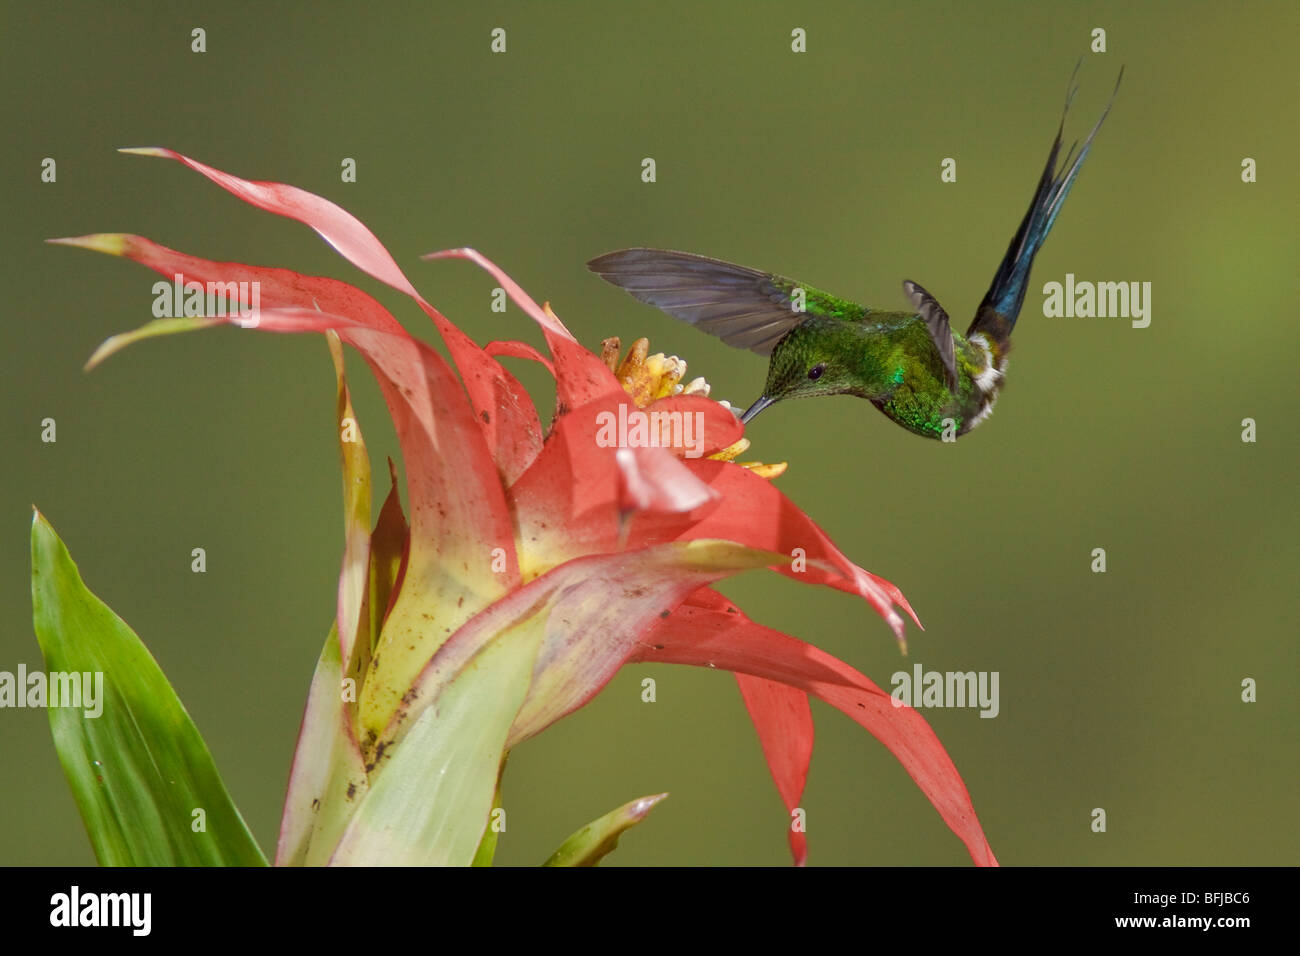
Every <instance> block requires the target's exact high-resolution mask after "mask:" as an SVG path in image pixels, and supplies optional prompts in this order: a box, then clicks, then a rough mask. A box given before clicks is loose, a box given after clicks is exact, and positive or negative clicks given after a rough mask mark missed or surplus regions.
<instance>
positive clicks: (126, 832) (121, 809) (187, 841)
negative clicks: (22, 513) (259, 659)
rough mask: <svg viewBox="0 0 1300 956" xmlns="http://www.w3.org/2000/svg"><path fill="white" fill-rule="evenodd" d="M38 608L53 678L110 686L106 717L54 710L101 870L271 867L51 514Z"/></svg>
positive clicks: (41, 550)
mask: <svg viewBox="0 0 1300 956" xmlns="http://www.w3.org/2000/svg"><path fill="white" fill-rule="evenodd" d="M32 611H33V620H34V624H35V628H36V638H37V640H38V641H39V642H40V645H41V651H42V653H43V654H44V655H45V669H46V673H47V674H49V675H53V674H55V673H63V674H71V673H76V674H80V675H83V677H82V679H83V681H84V680H85V677H84V675H86V674H90V675H92V686H94V685H95V684H98V685H99V686H100V687H102V699H101V700H99V701H96V702H95V707H94V708H89V709H90V710H91V712H92V713H93V712H94V710H95V709H98V708H99V707H100V706H101V705H102V712H101V713H99V714H98V716H87V715H86V712H87V709H88V708H86V707H84V706H83V707H76V708H74V707H50V708H49V713H50V729H51V731H52V732H53V734H54V746H55V749H56V750H57V751H58V754H59V762H60V763H62V764H63V772H64V773H65V774H66V775H67V778H68V784H69V785H70V786H71V787H72V794H73V796H74V797H75V798H76V801H77V806H78V808H79V809H80V811H81V818H82V820H83V821H84V822H85V824H86V831H87V833H89V835H90V841H91V844H92V845H93V846H94V850H95V856H96V857H97V858H98V859H99V862H100V863H101V864H104V865H106V866H175V865H182V866H196V865H203V866H221V865H227V866H265V865H266V858H265V857H263V856H262V852H261V850H259V849H258V846H257V843H256V842H255V841H254V840H253V836H252V834H251V833H249V831H248V827H247V826H246V825H245V823H244V820H243V818H242V817H240V815H239V811H238V810H237V809H236V808H235V805H234V803H233V802H232V801H231V799H230V795H229V793H227V792H226V788H225V785H224V784H223V783H222V782H221V777H220V775H219V774H218V773H217V768H216V767H215V765H214V764H213V763H212V756H211V754H209V753H208V748H207V746H206V745H205V744H204V743H203V738H202V737H201V736H200V735H199V732H198V729H197V728H196V727H195V726H194V722H193V721H192V720H190V716H189V714H187V713H186V712H185V708H184V707H183V706H182V705H181V702H180V700H179V699H178V698H177V696H176V693H175V692H174V691H173V690H172V688H171V685H170V684H168V683H167V678H166V677H164V676H163V673H162V671H161V670H160V669H159V667H158V663H157V662H156V661H155V660H154V659H153V656H152V655H151V654H150V653H149V651H148V650H146V649H145V646H144V645H143V644H142V643H141V642H140V639H139V638H138V637H136V635H135V633H134V632H133V631H132V630H131V629H130V628H129V627H127V625H126V623H125V622H124V621H123V620H122V619H121V618H119V617H118V616H117V615H116V614H114V613H113V611H112V610H111V609H110V608H109V607H108V605H106V604H104V602H103V601H101V600H99V599H98V598H97V597H95V595H93V594H91V593H90V591H89V590H87V588H86V585H85V583H84V582H83V581H82V580H81V575H80V574H79V573H78V571H77V566H76V565H75V564H74V563H73V561H72V558H71V557H70V556H69V555H68V549H67V548H66V547H64V544H63V542H62V541H61V540H59V536H58V535H57V534H55V532H54V529H53V528H52V527H50V525H49V523H48V522H46V520H45V518H44V517H43V516H42V515H41V514H40V512H36V514H35V515H34V517H33V520H32ZM93 675H102V677H100V679H99V680H94V678H93ZM51 684H53V681H51ZM82 703H83V704H85V703H86V701H85V700H84V699H83V701H82ZM200 810H201V811H202V813H201V814H200V813H198V812H197V811H200ZM200 821H202V826H201V827H200ZM196 829H198V830H200V832H195V831H196Z"/></svg>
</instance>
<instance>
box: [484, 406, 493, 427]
mask: <svg viewBox="0 0 1300 956" xmlns="http://www.w3.org/2000/svg"><path fill="white" fill-rule="evenodd" d="M482 416H483V424H484V425H490V424H492V416H491V415H489V414H488V413H487V409H486V408H485V409H483V412H482Z"/></svg>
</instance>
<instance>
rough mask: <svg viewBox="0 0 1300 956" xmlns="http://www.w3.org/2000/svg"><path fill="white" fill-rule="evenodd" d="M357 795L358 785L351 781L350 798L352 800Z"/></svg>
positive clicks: (349, 786)
mask: <svg viewBox="0 0 1300 956" xmlns="http://www.w3.org/2000/svg"><path fill="white" fill-rule="evenodd" d="M356 795H357V785H356V784H355V783H349V784H348V799H349V800H351V799H352V798H353V797H355V796H356Z"/></svg>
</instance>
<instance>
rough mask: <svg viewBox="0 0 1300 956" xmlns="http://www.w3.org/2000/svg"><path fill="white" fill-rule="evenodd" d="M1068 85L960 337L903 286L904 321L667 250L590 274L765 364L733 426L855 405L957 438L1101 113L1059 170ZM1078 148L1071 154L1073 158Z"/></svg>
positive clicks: (1001, 363)
mask: <svg viewBox="0 0 1300 956" xmlns="http://www.w3.org/2000/svg"><path fill="white" fill-rule="evenodd" d="M1077 74H1078V66H1076V67H1075V75H1072V76H1071V78H1070V84H1069V86H1068V87H1067V95H1066V99H1065V109H1064V111H1063V112H1062V115H1061V123H1060V126H1059V128H1058V130H1057V133H1056V139H1055V140H1054V141H1053V143H1052V148H1051V151H1050V152H1049V153H1048V155H1047V164H1046V166H1045V167H1044V169H1043V172H1042V175H1041V176H1040V177H1039V180H1038V186H1037V188H1036V189H1035V190H1034V197H1033V201H1032V202H1031V203H1030V204H1029V210H1028V212H1026V213H1025V217H1024V219H1022V220H1021V222H1020V228H1019V229H1017V230H1016V233H1015V236H1014V237H1013V238H1012V240H1011V244H1010V246H1008V248H1007V252H1006V255H1005V256H1003V258H1002V262H1001V263H1000V264H999V265H998V269H997V272H996V273H995V274H994V276H993V282H992V283H991V284H990V286H989V290H988V292H987V293H986V294H985V296H984V299H983V301H982V302H980V304H979V308H978V309H976V310H975V318H974V320H973V321H972V322H971V324H970V327H969V328H968V329H967V330H966V334H965V335H964V336H963V335H959V334H957V333H955V332H953V331H952V328H951V325H950V322H949V319H948V313H947V312H946V311H945V310H944V308H943V306H941V305H940V304H939V302H938V300H937V299H936V298H935V297H934V296H933V295H931V294H930V293H929V292H927V291H926V290H925V289H924V288H922V287H921V285H919V284H918V283H916V282H913V281H911V280H910V279H909V280H907V281H905V282H904V283H903V293H904V295H905V296H906V297H907V299H908V301H909V303H910V304H911V310H910V311H899V312H890V311H879V310H876V309H869V308H867V307H865V306H862V305H858V304H857V303H855V302H851V301H849V300H847V299H841V298H839V297H838V296H835V295H831V294H830V293H828V292H823V291H821V290H820V289H815V288H813V287H811V286H808V285H805V284H804V283H802V282H797V281H795V280H793V279H788V278H786V277H784V276H780V275H776V274H773V273H770V272H761V271H759V270H757V269H750V268H747V267H745V266H740V265H736V264H735V263H731V262H725V261H723V260H721V259H711V258H708V257H706V256H699V255H694V254H692V253H688V252H674V251H671V250H667V249H645V248H635V249H621V250H618V251H617V252H610V253H607V254H605V255H603V256H599V257H597V258H595V259H592V260H591V261H590V262H588V263H587V267H588V268H589V269H591V270H592V271H593V272H595V273H596V274H597V275H598V276H600V277H601V278H602V279H604V280H606V281H607V282H611V283H613V284H614V285H616V286H619V287H621V288H623V289H625V290H627V291H628V292H630V293H631V294H632V295H633V296H635V297H636V298H638V299H640V300H641V301H642V302H646V303H648V304H650V305H653V306H656V307H657V308H659V309H661V310H663V311H664V312H667V313H668V314H669V315H671V316H673V317H674V318H677V319H680V320H681V321H683V322H688V323H690V324H691V325H694V326H696V327H698V328H699V329H701V330H702V331H704V332H707V333H708V334H710V335H714V336H716V337H718V338H720V339H721V340H722V341H723V342H725V343H727V344H728V345H732V346H735V347H737V348H743V349H748V350H749V351H751V352H755V353H757V354H759V355H763V356H770V359H769V362H768V368H767V382H766V384H765V385H764V387H763V392H762V394H761V395H760V396H759V397H758V399H757V400H756V401H755V402H754V403H753V404H752V405H750V406H749V408H748V409H747V410H746V411H745V412H744V414H742V415H741V416H740V420H741V422H743V423H746V424H748V423H749V422H750V421H751V420H753V418H754V417H755V416H756V415H758V413H759V412H761V411H763V410H764V409H766V408H768V407H770V406H771V405H774V404H775V403H777V402H779V401H782V400H785V399H791V398H810V397H813V396H818V395H840V394H848V395H856V396H859V397H860V398H865V399H867V400H868V401H869V402H871V404H873V405H875V406H876V408H878V409H880V411H882V412H883V413H884V414H885V415H886V416H887V417H888V418H890V419H891V420H892V421H894V422H896V423H898V424H899V425H901V426H903V427H904V428H906V429H907V430H908V431H910V432H914V433H915V434H917V435H921V436H923V437H926V438H948V437H949V436H953V437H955V436H957V435H963V434H965V433H966V432H968V431H970V430H971V429H972V428H974V427H975V426H977V425H979V424H980V423H981V422H983V421H984V420H985V419H987V418H988V417H989V415H991V414H992V412H993V405H994V403H995V402H996V401H997V397H998V393H999V392H1000V391H1001V389H1002V385H1003V382H1004V381H1005V378H1006V370H1007V353H1008V352H1009V351H1010V348H1011V332H1012V330H1013V329H1014V328H1015V324H1016V319H1017V317H1018V316H1019V315H1020V308H1021V306H1022V305H1023V304H1024V300H1025V291H1026V288H1027V287H1028V282H1029V273H1030V270H1031V269H1032V267H1033V264H1034V256H1035V255H1036V254H1037V253H1038V250H1039V249H1041V248H1042V246H1043V243H1044V242H1045V241H1046V239H1047V234H1048V233H1049V232H1050V231H1051V229H1052V224H1053V223H1054V222H1055V221H1056V217H1057V214H1058V213H1060V211H1061V206H1062V204H1063V203H1064V202H1065V197H1066V195H1068V194H1069V192H1070V187H1071V186H1072V185H1074V181H1075V179H1076V178H1077V177H1078V175H1079V170H1080V169H1081V168H1082V167H1083V161H1084V159H1086V158H1087V156H1088V151H1089V149H1091V147H1092V141H1093V139H1094V137H1096V135H1097V131H1098V130H1099V129H1101V124H1102V123H1103V122H1104V121H1105V119H1106V116H1107V115H1108V114H1109V113H1110V108H1111V105H1113V104H1114V102H1115V94H1116V93H1118V92H1119V82H1120V80H1122V79H1123V78H1124V71H1123V69H1121V70H1120V73H1119V79H1117V80H1116V81H1115V90H1114V92H1113V93H1112V94H1111V98H1110V102H1109V103H1107V104H1106V108H1105V110H1104V111H1103V112H1102V114H1101V117H1100V118H1099V119H1098V120H1097V122H1096V124H1095V125H1094V126H1093V127H1092V131H1091V132H1089V134H1088V136H1087V138H1086V139H1085V140H1084V141H1083V147H1082V148H1078V143H1077V142H1076V143H1075V144H1074V145H1073V146H1071V147H1070V150H1069V152H1067V153H1066V156H1065V159H1064V160H1063V161H1062V162H1061V164H1060V167H1061V169H1062V170H1064V171H1063V172H1060V171H1058V168H1057V158H1058V157H1059V155H1060V152H1061V145H1062V136H1063V134H1064V132H1065V118H1066V116H1067V115H1068V113H1069V109H1070V103H1071V101H1072V100H1073V99H1074V95H1075V93H1076V92H1077V91H1078V87H1077V86H1075V83H1074V79H1075V76H1076V75H1077ZM1076 149H1077V150H1078V152H1077V155H1076Z"/></svg>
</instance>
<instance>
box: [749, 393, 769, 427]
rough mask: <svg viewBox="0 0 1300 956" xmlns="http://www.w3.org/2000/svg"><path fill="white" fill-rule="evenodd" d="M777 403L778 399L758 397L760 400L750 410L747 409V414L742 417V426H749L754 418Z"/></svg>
mask: <svg viewBox="0 0 1300 956" xmlns="http://www.w3.org/2000/svg"><path fill="white" fill-rule="evenodd" d="M775 401H776V399H774V398H768V397H767V396H766V395H760V396H758V400H757V401H756V402H754V404H753V405H750V406H749V408H747V409H745V414H743V415H741V416H740V424H742V425H748V424H749V423H750V421H752V420H753V418H754V416H756V415H757V414H758V413H759V412H761V411H762V410H763V409H765V408H767V406H769V405H771V404H772V403H773V402H775Z"/></svg>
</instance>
